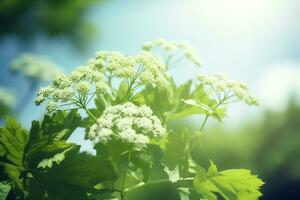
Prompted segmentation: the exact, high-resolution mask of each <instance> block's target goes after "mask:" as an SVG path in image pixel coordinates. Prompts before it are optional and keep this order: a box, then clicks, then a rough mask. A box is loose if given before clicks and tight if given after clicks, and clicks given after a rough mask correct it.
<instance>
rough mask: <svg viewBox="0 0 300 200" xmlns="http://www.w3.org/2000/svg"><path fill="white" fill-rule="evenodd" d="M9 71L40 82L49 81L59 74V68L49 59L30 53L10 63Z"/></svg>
mask: <svg viewBox="0 0 300 200" xmlns="http://www.w3.org/2000/svg"><path fill="white" fill-rule="evenodd" d="M11 69H12V71H15V72H20V73H23V74H24V75H25V77H28V78H31V79H38V80H41V81H50V80H52V79H53V78H54V77H55V76H56V75H58V74H59V73H61V69H60V67H59V66H58V65H57V64H56V63H54V62H53V61H51V60H49V58H47V57H44V56H36V55H34V54H30V53H25V54H22V55H21V56H20V57H18V58H17V59H15V60H14V61H13V62H12V65H11Z"/></svg>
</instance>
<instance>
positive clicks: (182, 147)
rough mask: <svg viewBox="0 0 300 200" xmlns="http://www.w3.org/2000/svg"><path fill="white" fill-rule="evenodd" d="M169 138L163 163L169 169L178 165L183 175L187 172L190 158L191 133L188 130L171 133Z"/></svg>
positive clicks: (173, 168) (171, 169)
mask: <svg viewBox="0 0 300 200" xmlns="http://www.w3.org/2000/svg"><path fill="white" fill-rule="evenodd" d="M167 140H168V142H167V144H166V146H165V149H164V155H163V158H162V164H163V165H164V166H165V167H167V168H168V170H169V171H173V170H175V168H176V167H177V168H178V171H179V173H180V174H181V175H183V174H185V173H187V171H188V168H189V158H190V150H189V133H188V132H187V130H183V131H181V132H176V133H169V134H168V137H167Z"/></svg>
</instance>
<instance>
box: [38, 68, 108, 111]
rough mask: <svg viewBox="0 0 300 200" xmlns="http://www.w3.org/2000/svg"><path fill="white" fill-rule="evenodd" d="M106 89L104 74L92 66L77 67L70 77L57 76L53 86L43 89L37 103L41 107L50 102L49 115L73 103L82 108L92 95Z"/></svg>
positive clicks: (48, 106) (39, 93)
mask: <svg viewBox="0 0 300 200" xmlns="http://www.w3.org/2000/svg"><path fill="white" fill-rule="evenodd" d="M105 88H106V83H105V82H104V81H103V77H102V73H100V72H99V71H97V70H95V69H94V68H92V67H90V66H82V67H77V68H76V69H75V70H74V71H73V72H72V73H71V74H69V75H68V76H66V75H64V74H60V75H58V76H56V77H55V78H54V80H53V84H52V85H51V86H48V87H44V88H41V89H40V91H39V92H38V95H37V97H36V99H35V103H36V105H40V104H41V103H43V102H44V101H46V100H49V102H48V105H47V111H48V113H52V112H54V111H55V110H56V109H57V108H59V107H63V106H66V105H69V104H72V103H73V104H74V105H76V106H78V107H79V108H80V107H81V106H82V105H85V104H86V103H88V95H89V94H90V93H92V94H95V92H96V91H98V92H104V90H105ZM93 89H94V91H92V90H93ZM95 90H96V91H95Z"/></svg>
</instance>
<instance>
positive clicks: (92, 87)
mask: <svg viewBox="0 0 300 200" xmlns="http://www.w3.org/2000/svg"><path fill="white" fill-rule="evenodd" d="M153 49H160V50H161V51H160V52H161V54H163V55H167V58H166V60H163V59H162V57H157V54H156V53H154V52H153ZM178 58H180V59H178ZM182 60H187V61H191V63H192V64H195V65H196V66H199V65H200V59H199V58H198V56H197V54H196V52H195V50H194V49H193V48H192V47H190V46H189V45H187V44H186V43H181V42H167V41H164V40H155V41H153V42H152V43H151V42H150V43H147V45H146V46H144V52H142V53H141V54H138V55H135V56H125V55H123V54H121V53H118V52H100V53H98V54H97V56H96V58H94V59H91V60H90V61H89V62H88V63H87V65H86V66H83V67H80V68H77V69H75V70H74V71H73V72H72V73H71V74H69V75H59V76H57V77H56V78H55V79H54V80H53V84H52V85H50V86H48V87H46V88H42V89H41V90H40V92H39V93H38V95H37V99H36V103H37V105H40V104H42V103H43V102H47V111H48V114H46V115H45V116H44V119H43V120H42V121H41V122H39V121H33V122H32V126H31V129H30V130H29V131H27V130H25V129H23V128H22V127H21V125H20V124H18V122H17V121H15V120H14V119H12V118H10V117H8V118H7V122H6V127H4V128H1V129H0V133H1V135H0V167H1V171H0V172H1V174H0V176H1V182H0V197H1V198H2V199H6V197H7V199H34V200H35V199H38V200H42V199H50V200H52V199H53V200H56V199H70V200H71V199H72V200H74V199H81V200H82V199H94V200H98V199H128V198H130V193H132V192H133V191H135V190H139V189H141V188H143V187H145V186H147V185H156V184H157V185H159V184H170V185H172V186H174V187H176V188H177V190H176V191H178V197H179V198H180V199H181V200H188V199H207V200H217V199H225V200H255V199H258V198H259V197H260V196H261V193H260V192H259V189H260V186H261V185H262V184H263V182H262V181H261V180H260V179H259V178H257V176H255V175H252V174H251V172H250V171H249V170H245V169H230V170H225V171H218V170H217V167H216V165H215V164H214V163H213V162H212V161H211V164H210V166H209V167H208V169H207V170H206V169H205V168H204V167H203V166H201V163H197V162H196V161H195V159H194V158H193V156H192V152H193V150H194V149H195V148H197V147H199V145H200V142H201V132H202V131H203V128H204V127H205V124H206V122H207V120H208V119H209V118H215V119H217V120H219V121H220V120H222V119H223V118H224V117H225V113H226V109H227V105H228V104H231V103H233V102H236V101H240V102H245V103H247V104H249V105H255V104H257V100H256V99H255V98H254V97H252V96H251V95H250V94H249V91H248V88H247V86H246V85H245V84H244V83H242V82H239V81H233V80H230V79H229V78H228V77H227V76H225V75H223V74H217V75H213V76H208V75H206V76H204V75H203V74H202V75H200V76H199V77H198V79H197V80H194V81H193V80H189V81H187V82H186V83H184V84H182V85H179V86H178V85H176V84H175V81H174V80H173V79H172V78H171V77H170V76H169V75H168V70H167V69H168V68H170V67H172V65H177V64H180V63H181V61H182ZM193 83H194V84H193ZM92 101H94V104H93V106H94V107H93V106H91V105H90V102H92ZM78 110H82V111H84V112H85V114H84V113H83V112H79V111H78ZM191 115H202V116H204V120H203V121H202V123H201V124H200V126H199V131H198V132H196V133H190V132H189V131H188V129H186V128H185V127H182V129H181V130H172V128H170V123H171V122H174V121H176V120H180V119H183V118H186V117H188V116H191ZM79 127H81V128H84V129H85V132H86V138H88V139H90V140H91V141H93V142H94V149H95V150H96V154H95V155H92V154H89V153H85V152H80V146H79V145H76V144H73V143H70V142H69V141H68V139H69V137H70V136H71V135H72V134H73V132H74V131H75V130H76V129H77V128H79ZM157 172H158V173H157Z"/></svg>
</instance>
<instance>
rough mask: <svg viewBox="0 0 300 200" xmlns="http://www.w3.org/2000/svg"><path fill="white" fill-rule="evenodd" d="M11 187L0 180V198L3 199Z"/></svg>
mask: <svg viewBox="0 0 300 200" xmlns="http://www.w3.org/2000/svg"><path fill="white" fill-rule="evenodd" d="M10 189H11V186H10V185H9V184H7V183H3V182H0V199H1V200H5V199H6V197H7V195H8V193H9V191H10Z"/></svg>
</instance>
